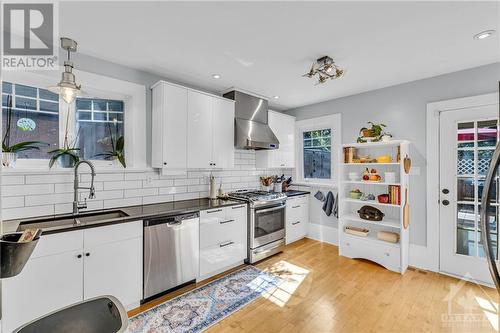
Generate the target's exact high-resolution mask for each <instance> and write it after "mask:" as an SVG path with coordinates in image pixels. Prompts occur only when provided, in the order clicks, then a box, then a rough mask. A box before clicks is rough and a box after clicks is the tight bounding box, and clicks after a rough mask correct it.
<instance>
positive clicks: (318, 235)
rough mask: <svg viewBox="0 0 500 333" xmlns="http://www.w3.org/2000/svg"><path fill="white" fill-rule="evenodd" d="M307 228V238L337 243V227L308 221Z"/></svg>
mask: <svg viewBox="0 0 500 333" xmlns="http://www.w3.org/2000/svg"><path fill="white" fill-rule="evenodd" d="M307 228H308V230H307V238H311V239H314V240H317V241H320V242H325V243H329V244H333V245H338V244H339V231H338V229H337V228H334V227H329V226H326V225H321V224H314V223H309V224H308V225H307Z"/></svg>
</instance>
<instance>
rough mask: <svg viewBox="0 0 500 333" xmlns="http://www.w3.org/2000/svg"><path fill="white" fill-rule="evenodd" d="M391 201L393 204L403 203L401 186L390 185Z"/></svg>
mask: <svg viewBox="0 0 500 333" xmlns="http://www.w3.org/2000/svg"><path fill="white" fill-rule="evenodd" d="M388 191H389V203H390V204H392V205H401V186H399V185H389V189H388Z"/></svg>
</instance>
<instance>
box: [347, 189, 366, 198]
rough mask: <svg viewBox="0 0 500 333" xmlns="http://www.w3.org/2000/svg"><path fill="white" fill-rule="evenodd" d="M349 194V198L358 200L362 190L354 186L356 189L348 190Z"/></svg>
mask: <svg viewBox="0 0 500 333" xmlns="http://www.w3.org/2000/svg"><path fill="white" fill-rule="evenodd" d="M349 195H350V196H351V199H356V200H358V199H359V198H361V196H362V195H363V192H361V191H360V190H359V188H356V189H354V190H352V191H351V192H349Z"/></svg>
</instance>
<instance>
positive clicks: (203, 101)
mask: <svg viewBox="0 0 500 333" xmlns="http://www.w3.org/2000/svg"><path fill="white" fill-rule="evenodd" d="M212 128H213V117H212V97H211V96H209V95H205V94H201V93H198V92H194V91H189V92H188V141H187V142H188V148H187V151H188V154H187V156H188V159H187V160H188V167H189V168H197V169H202V168H210V167H211V166H212V163H213V162H212V146H213V142H212V141H213V138H212Z"/></svg>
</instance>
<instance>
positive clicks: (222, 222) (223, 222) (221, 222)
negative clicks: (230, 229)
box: [219, 220, 234, 224]
mask: <svg viewBox="0 0 500 333" xmlns="http://www.w3.org/2000/svg"><path fill="white" fill-rule="evenodd" d="M229 222H234V220H227V221H220V222H219V223H220V224H226V223H229Z"/></svg>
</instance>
